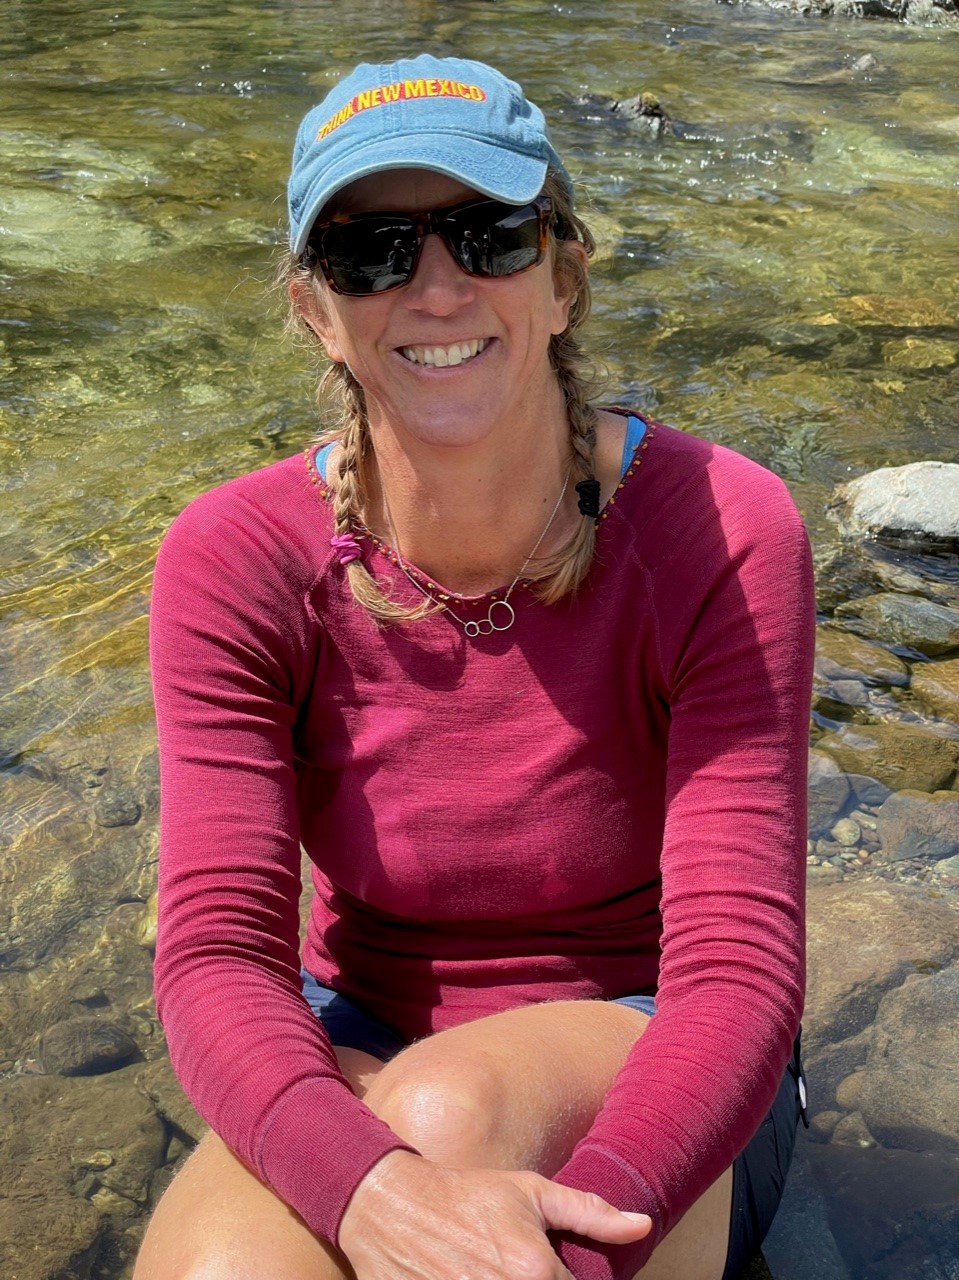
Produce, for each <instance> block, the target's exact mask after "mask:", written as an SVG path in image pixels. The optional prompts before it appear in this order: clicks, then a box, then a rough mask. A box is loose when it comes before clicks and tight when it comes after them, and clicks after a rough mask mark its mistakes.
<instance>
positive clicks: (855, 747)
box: [816, 722, 959, 792]
mask: <svg viewBox="0 0 959 1280" xmlns="http://www.w3.org/2000/svg"><path fill="white" fill-rule="evenodd" d="M816 748H817V750H818V751H821V752H824V753H825V754H826V755H829V756H832V758H833V759H834V760H835V761H836V763H837V764H838V765H839V767H840V768H841V769H843V770H844V771H846V772H848V773H859V774H866V775H868V776H869V777H871V778H876V779H877V780H878V781H879V782H882V783H884V784H885V785H886V786H887V787H889V788H890V789H891V790H905V789H911V790H915V791H927V792H932V791H938V790H940V789H941V788H943V787H948V786H950V785H951V783H952V781H953V779H954V778H955V776H956V769H957V768H959V740H956V739H954V738H945V737H939V736H937V735H936V734H934V733H929V732H927V731H925V730H924V729H922V728H919V727H918V726H915V725H910V724H901V723H896V722H888V723H884V724H869V725H850V726H845V725H843V726H841V727H839V728H838V729H837V730H836V731H835V732H834V733H827V734H823V736H822V737H821V738H820V739H819V740H818V742H817V743H816Z"/></svg>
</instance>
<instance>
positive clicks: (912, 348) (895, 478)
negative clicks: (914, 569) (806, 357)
mask: <svg viewBox="0 0 959 1280" xmlns="http://www.w3.org/2000/svg"><path fill="white" fill-rule="evenodd" d="M920 342H921V340H919V339H914V338H912V339H910V338H906V339H901V340H899V342H898V343H897V344H896V346H895V348H893V347H892V346H891V345H890V347H889V349H888V350H887V352H886V354H887V358H889V359H891V360H892V361H895V360H898V361H899V362H900V363H902V362H904V361H912V362H913V365H914V367H915V362H917V361H923V360H925V361H929V362H930V363H929V364H927V365H926V366H925V367H931V364H932V363H934V362H935V359H937V358H941V359H944V360H948V362H949V363H954V361H955V355H954V354H953V353H952V352H951V350H949V349H946V348H945V347H943V349H942V350H941V351H940V348H939V347H934V348H932V349H931V350H930V344H929V343H928V341H927V342H926V343H924V344H922V345H917V343H920ZM838 498H839V502H840V510H841V522H842V525H843V528H844V530H845V531H846V533H847V534H850V535H852V536H858V537H863V536H865V537H876V538H886V539H893V540H894V541H896V542H900V541H901V542H906V543H913V544H915V545H919V546H929V547H932V548H936V547H937V546H946V547H949V546H955V545H959V463H955V462H936V461H924V462H910V463H909V464H908V465H906V466H904V467H882V468H880V469H879V470H878V471H870V472H868V473H867V474H866V475H864V476H859V477H858V479H856V480H851V481H850V482H849V484H846V485H843V486H841V487H840V489H839V490H838Z"/></svg>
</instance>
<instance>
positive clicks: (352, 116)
mask: <svg viewBox="0 0 959 1280" xmlns="http://www.w3.org/2000/svg"><path fill="white" fill-rule="evenodd" d="M289 197H290V220H291V250H292V252H291V258H290V267H289V273H288V274H289V290H290V296H291V299H292V302H293V306H294V308H295V312H296V315H297V316H298V317H299V320H300V321H301V322H302V324H303V325H305V326H306V331H307V332H308V333H309V334H310V335H311V337H313V338H314V339H315V340H317V341H318V342H319V343H321V344H322V347H323V348H324V350H325V353H326V355H327V356H328V357H329V360H330V362H331V368H330V374H329V380H330V381H331V382H332V384H333V386H334V387H335V388H336V389H338V391H339V393H340V395H341V397H342V401H343V406H344V413H343V421H342V424H341V427H340V428H339V429H338V430H337V431H336V432H334V433H330V434H329V435H328V436H327V437H326V438H325V440H324V442H323V443H322V445H321V447H319V448H317V447H316V446H312V447H311V448H310V449H309V450H308V451H307V454H306V458H305V461H304V459H303V458H293V459H289V460H287V461H285V462H281V463H279V464H277V465H275V466H272V467H268V468H266V469H265V470H263V471H260V472H258V473H256V474H255V475H252V476H246V477H242V478H241V479H239V480H236V481H234V482H232V483H230V484H228V485H226V486H224V487H223V488H221V489H219V490H217V491H215V492H214V493H211V494H207V495H206V496H205V497H203V498H201V499H199V500H198V501H197V502H195V503H193V504H192V505H191V506H190V507H189V508H188V510H187V511H186V512H185V513H184V514H183V515H182V516H181V517H180V518H179V520H178V521H177V522H176V524H175V525H174V527H173V528H172V529H171V531H170V534H169V535H168V537H167V539H166V542H165V544H164V547H163V549H162V552H161V555H160V560H159V564H158V570H157V581H156V589H155V601H154V616H153V642H152V653H153V662H154V670H155V683H156V699H157V712H158V719H159V725H160V739H161V750H162V776H163V806H162V815H161V822H162V839H163V853H162V867H161V917H162V921H161V927H160V942H159V947H158V953H157V1000H158V1007H159V1010H160V1013H161V1016H162V1018H163V1021H164V1025H165V1027H166V1030H167V1034H168V1037H169V1041H170V1049H171V1054H172V1057H173V1060H174V1063H175V1066H176V1068H177V1071H178V1073H179V1075H180V1077H181V1079H182V1081H183V1083H184V1086H185V1088H186V1090H187V1092H188V1093H189V1095H190V1096H191V1098H192V1099H193V1100H194V1102H195V1103H196V1105H197V1107H198V1108H199V1110H200V1111H201V1112H202V1114H203V1115H204V1116H205V1117H206V1119H207V1120H208V1121H209V1122H210V1124H211V1126H212V1129H213V1131H214V1133H213V1134H211V1135H210V1136H208V1137H207V1138H206V1139H204V1141H203V1142H202V1143H201V1144H200V1147H199V1149H198V1151H197V1152H196V1154H195V1155H194V1156H193V1157H192V1158H191V1159H190V1160H189V1161H188V1162H187V1164H186V1166H185V1168H184V1170H183V1172H182V1173H181V1174H180V1175H179V1176H178V1177H177V1179H176V1180H175V1181H174V1183H173V1184H172V1186H171V1188H170V1190H169V1191H168V1192H167V1194H166V1196H165V1197H164V1199H163V1201H162V1202H161V1205H160V1207H159V1208H158V1210H157V1213H156V1215H155V1217H154V1220H153V1222H152V1224H151V1226H150V1229H149V1231H148V1234H147V1237H146V1241H145V1244H144V1248H143V1250H142V1251H141V1256H140V1259H139V1262H138V1266H137V1271H136V1277H137V1280H160V1278H161V1277H162V1280H171V1278H177V1277H191V1278H193V1277H200V1276H203V1277H205V1278H208V1277H220V1276H223V1277H226V1276H229V1277H231V1280H238V1278H245V1277H254V1276H255V1277H256V1278H257V1280H269V1278H271V1277H277V1280H279V1278H280V1277H282V1280H307V1277H309V1280H318V1278H325V1277H330V1278H331V1280H332V1278H333V1277H340V1276H343V1275H346V1276H349V1275H350V1274H351V1272H352V1273H355V1275H356V1276H357V1277H358V1280H397V1277H421V1278H425V1280H456V1277H460V1276H463V1277H466V1276H468V1277H470V1280H516V1277H529V1278H530V1280H539V1278H540V1277H542V1278H543V1280H546V1278H547V1277H549V1278H552V1277H560V1276H564V1275H566V1274H567V1271H569V1272H572V1274H574V1275H575V1276H577V1277H595V1278H596V1280H599V1278H600V1277H611V1276H616V1277H622V1278H623V1280H625V1278H626V1277H629V1276H632V1275H633V1274H634V1273H635V1272H637V1271H638V1270H639V1269H640V1268H643V1274H644V1276H646V1277H653V1278H655V1277H660V1276H667V1275H668V1276H671V1277H674V1278H681V1280H719V1277H721V1276H724V1277H726V1278H727V1280H730V1278H731V1277H733V1276H736V1275H739V1274H740V1273H741V1271H742V1269H743V1267H744V1265H745V1263H746V1261H747V1260H748V1258H749V1256H750V1255H751V1254H752V1253H753V1252H755V1250H756V1248H758V1244H759V1241H760V1239H761V1235H762V1232H763V1231H764V1230H765V1228H766V1227H767V1226H768V1223H769V1220H770V1218H771V1215H772V1213H773V1212H774V1210H775V1205H776V1203H777V1200H778V1195H779V1192H780V1190H781V1183H782V1178H783V1177H784V1175H785V1170H786V1166H787V1165H788V1161H789V1155H790V1152H791V1149H792V1141H793V1137H794V1133H795V1126H796V1123H797V1118H798V1108H799V1103H798V1089H799V1085H798V1072H799V1068H798V1053H796V1052H794V1040H795V1038H796V1037H797V1035H798V1027H799V1016H800V1009H801V1000H802V987H803V968H802V957H803V943H802V939H803V933H802V899H803V894H802V886H803V867H804V862H805V858H804V854H805V830H804V797H805V759H806V729H807V716H808V696H809V683H810V663H811V657H810V654H811V637H812V604H811V588H810V570H809V557H808V549H807V544H806V539H805V535H804V532H803V529H802V526H801V523H800V521H799V518H798V516H797V515H796V512H795V510H794V508H793V506H792V503H791V502H790V500H789V498H788V496H787V494H786V492H785V489H784V487H783V486H782V485H781V484H780V482H779V481H778V480H776V478H775V477H773V476H771V475H770V474H769V473H768V472H765V471H763V470H762V469H761V468H760V467H758V466H756V465H755V464H753V463H750V462H748V461H746V460H745V459H743V458H740V457H738V456H737V455H735V454H732V453H730V452H729V451H727V450H723V449H720V448H717V447H715V446H713V445H711V444H709V443H707V442H705V441H701V440H696V439H694V438H692V437H689V436H685V435H683V434H681V433H679V432H676V431H673V430H670V429H669V428H666V427H662V426H658V425H657V424H654V423H651V422H648V421H646V420H644V419H641V418H639V417H638V416H635V415H628V414H623V413H622V412H607V411H596V410H595V409H594V408H593V407H592V406H591V405H590V402H589V399H588V396H587V393H586V387H585V384H584V382H583V378H582V373H581V364H582V355H581V349H580V346H579V342H578V337H577V332H578V329H579V327H580V326H581V324H582V323H583V321H584V319H585V317H586V313H587V310H588V305H589V294H588V286H587V279H586V266H587V259H588V256H589V254H590V252H591V250H592V241H591V238H590V236H589V233H588V232H587V231H586V229H585V227H584V225H583V223H582V222H581V221H580V220H579V219H578V218H577V217H576V216H575V214H574V213H573V209H572V192H571V187H570V182H569V178H568V175H567V174H566V171H565V169H564V168H563V165H562V163H561V162H560V160H559V157H558V156H557V155H556V153H555V151H554V150H553V148H552V146H551V144H550V142H549V140H548V137H547V134H546V131H545V126H544V123H543V118H542V115H541V113H540V112H539V111H538V109H537V108H536V107H534V106H532V105H531V104H530V103H529V102H527V101H526V99H525V98H524V97H523V95H522V92H521V90H520V89H519V87H518V86H517V85H515V84H514V83H512V82H511V81H508V80H506V79H505V78H504V77H503V76H501V75H500V74H499V73H498V72H496V71H494V70H492V69H491V68H489V67H486V66H484V65H482V64H480V63H474V62H467V61H463V60H459V59H434V58H431V57H426V56H423V57H419V58H415V59H410V60H402V61H399V62H396V63H392V64H388V65H381V66H374V65H367V64H364V65H362V66H360V67H358V68H357V69H356V70H355V71H354V72H353V73H352V74H351V75H350V76H348V77H347V78H346V79H345V80H344V81H343V82H342V83H341V84H339V85H338V86H337V87H336V88H334V89H333V90H332V91H331V92H330V94H329V96H328V97H327V99H326V100H325V102H324V103H322V104H321V106H319V107H317V108H315V109H314V110H313V111H312V112H311V113H310V114H309V115H308V116H307V117H306V119H305V120H304V122H303V124H302V125H301V128H300V132H299V135H298V138H297V144H296V149H295V152H294V162H293V170H292V176H291V178H290V185H289ZM468 241H473V242H475V243H476V244H478V245H482V252H481V253H469V252H464V251H463V248H462V246H463V244H464V243H465V242H468ZM301 842H302V845H303V847H304V848H305V850H306V852H307V853H308V855H309V857H310V859H311V861H312V863H313V878H314V881H315V885H316V896H315V898H314V901H313V905H312V910H311V916H310V925H309V929H308V933H307V937H306V941H305V944H304V948H303V964H304V972H303V974H302V975H301V973H300V967H299V966H300V955H299V947H298V917H297V898H298V893H299V889H300V879H299V872H300V854H299V850H300V843H301ZM654 997H655V999H654ZM770 1108H772V1109H771V1110H770ZM764 1117H765V1118H764Z"/></svg>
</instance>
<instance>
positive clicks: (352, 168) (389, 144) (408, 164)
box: [290, 133, 548, 254]
mask: <svg viewBox="0 0 959 1280" xmlns="http://www.w3.org/2000/svg"><path fill="white" fill-rule="evenodd" d="M318 167H320V168H322V178H320V179H319V180H318V181H317V185H316V188H315V190H314V189H312V188H311V189H310V190H309V192H308V194H307V197H306V199H305V200H304V202H303V209H302V213H301V216H300V221H299V226H298V228H297V232H296V235H295V237H292V236H291V242H290V243H291V248H292V249H293V252H294V253H296V254H299V253H302V252H303V250H304V249H305V248H306V241H307V238H308V236H309V234H310V230H311V228H312V226H313V223H314V222H315V221H316V219H317V217H318V216H319V214H320V212H321V211H322V209H323V206H324V205H325V204H327V203H328V201H329V200H330V199H331V197H332V196H334V195H335V194H336V192H337V191H341V190H342V189H343V188H344V187H346V186H349V184H350V183H351V182H356V181H357V179H358V178H365V177H368V176H369V174H371V173H382V172H384V171H385V170H388V169H429V170H431V171H432V172H434V173H444V174H446V175H447V176H448V177H450V178H456V179H458V180H459V181H460V182H463V183H465V184H466V186H468V187H472V188H473V189H474V190H475V191H479V192H482V194H483V195H486V196H490V197H491V198H492V199H494V200H505V201H506V202H507V203H508V204H525V203H526V201H527V200H532V199H533V197H534V196H537V195H539V193H540V191H542V189H543V183H544V181H545V179H546V170H547V167H548V165H547V161H546V160H544V159H540V158H539V157H536V156H527V155H521V154H519V153H518V152H515V151H509V150H507V149H506V148H504V147H499V146H492V145H491V144H490V143H488V142H481V141H479V140H478V139H476V138H470V137H464V136H463V134H462V133H455V134H448V135H444V134H442V133H431V134H429V135H424V136H422V137H415V136H414V137H410V136H409V134H405V135H403V136H402V137H397V138H377V139H373V140H372V141H370V142H368V143H365V144H363V145H362V146H360V147H356V146H354V147H351V148H350V150H349V151H348V152H345V153H344V155H343V156H342V158H341V159H340V160H338V161H337V162H335V163H334V164H329V162H328V161H327V160H326V159H325V158H324V162H323V164H322V166H318Z"/></svg>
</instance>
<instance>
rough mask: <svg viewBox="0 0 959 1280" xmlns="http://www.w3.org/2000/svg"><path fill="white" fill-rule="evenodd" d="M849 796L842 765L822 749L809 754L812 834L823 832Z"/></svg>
mask: <svg viewBox="0 0 959 1280" xmlns="http://www.w3.org/2000/svg"><path fill="white" fill-rule="evenodd" d="M848 797H849V783H848V781H847V780H846V777H845V775H844V774H843V772H842V770H841V769H840V767H839V765H838V764H837V763H836V761H835V760H833V759H832V757H831V756H828V755H824V754H823V752H821V751H810V753H809V833H810V835H813V836H817V835H822V833H823V832H825V831H828V830H829V828H830V827H832V826H833V825H834V824H835V822H836V821H837V819H838V818H840V817H841V816H842V812H843V809H844V808H845V806H846V801H847V799H848Z"/></svg>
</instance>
